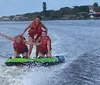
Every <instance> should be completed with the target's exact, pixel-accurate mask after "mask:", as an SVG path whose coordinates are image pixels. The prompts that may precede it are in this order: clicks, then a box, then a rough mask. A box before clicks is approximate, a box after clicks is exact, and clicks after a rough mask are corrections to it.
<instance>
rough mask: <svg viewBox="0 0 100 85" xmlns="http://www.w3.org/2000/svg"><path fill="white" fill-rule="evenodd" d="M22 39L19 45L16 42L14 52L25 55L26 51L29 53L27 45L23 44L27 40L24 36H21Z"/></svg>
mask: <svg viewBox="0 0 100 85" xmlns="http://www.w3.org/2000/svg"><path fill="white" fill-rule="evenodd" d="M20 38H21V42H20V43H18V42H17V41H16V40H15V41H14V43H13V47H14V50H15V51H16V52H18V53H24V51H28V48H27V46H26V45H25V43H24V42H23V40H25V38H24V37H23V36H20Z"/></svg>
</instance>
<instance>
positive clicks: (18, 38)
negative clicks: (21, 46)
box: [15, 35, 21, 43]
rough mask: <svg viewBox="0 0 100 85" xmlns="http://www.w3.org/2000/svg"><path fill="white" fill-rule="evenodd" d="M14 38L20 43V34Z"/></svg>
mask: <svg viewBox="0 0 100 85" xmlns="http://www.w3.org/2000/svg"><path fill="white" fill-rule="evenodd" d="M15 40H16V41H17V42H18V43H20V42H21V36H20V35H17V36H15Z"/></svg>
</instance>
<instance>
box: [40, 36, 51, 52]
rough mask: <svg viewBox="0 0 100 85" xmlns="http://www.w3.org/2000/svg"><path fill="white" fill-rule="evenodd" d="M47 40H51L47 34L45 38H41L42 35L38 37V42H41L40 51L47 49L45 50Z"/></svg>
mask: <svg viewBox="0 0 100 85" xmlns="http://www.w3.org/2000/svg"><path fill="white" fill-rule="evenodd" d="M48 41H50V42H51V39H50V37H49V36H47V37H46V39H44V40H43V39H42V37H41V39H40V42H41V44H40V45H39V48H40V51H41V52H42V51H48V50H47V42H48ZM50 48H51V46H50Z"/></svg>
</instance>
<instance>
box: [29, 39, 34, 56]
mask: <svg viewBox="0 0 100 85" xmlns="http://www.w3.org/2000/svg"><path fill="white" fill-rule="evenodd" d="M29 42H33V39H32V37H29ZM32 48H33V45H30V46H29V50H28V56H30V55H31V53H32Z"/></svg>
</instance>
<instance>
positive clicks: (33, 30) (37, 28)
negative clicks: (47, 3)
mask: <svg viewBox="0 0 100 85" xmlns="http://www.w3.org/2000/svg"><path fill="white" fill-rule="evenodd" d="M42 26H43V24H42V23H41V22H40V23H39V25H38V26H37V25H36V22H35V21H34V22H32V25H31V29H30V30H29V31H28V32H29V33H28V34H29V35H30V36H31V37H32V38H34V35H35V34H38V36H41V34H42Z"/></svg>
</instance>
